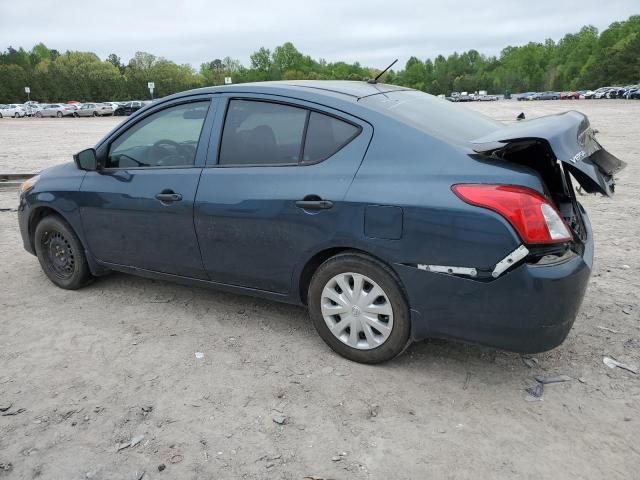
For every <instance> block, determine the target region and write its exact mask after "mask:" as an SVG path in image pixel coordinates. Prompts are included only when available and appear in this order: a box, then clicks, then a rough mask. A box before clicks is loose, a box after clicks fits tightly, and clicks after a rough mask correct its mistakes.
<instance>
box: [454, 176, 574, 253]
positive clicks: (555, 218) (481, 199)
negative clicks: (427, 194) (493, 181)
mask: <svg viewBox="0 0 640 480" xmlns="http://www.w3.org/2000/svg"><path fill="white" fill-rule="evenodd" d="M451 189H452V190H453V192H454V193H455V194H456V195H457V196H458V197H460V198H461V199H462V200H463V201H465V202H466V203H468V204H471V205H475V206H478V207H483V208H488V209H489V210H493V211H494V212H497V213H499V214H500V215H502V216H503V217H504V218H506V219H507V220H508V221H509V223H511V225H512V226H513V228H515V229H516V231H517V232H518V234H519V235H520V237H521V238H522V240H523V242H524V243H527V244H538V243H562V242H567V241H569V240H571V232H570V231H569V228H568V227H567V225H566V224H565V223H564V221H563V220H562V217H561V216H560V214H559V213H558V211H557V210H556V208H555V207H554V206H553V205H552V204H551V203H550V202H549V200H548V199H546V198H545V197H544V196H542V195H540V194H539V193H538V192H536V191H535V190H532V189H531V188H527V187H521V186H519V185H485V184H458V185H454V186H453V187H451Z"/></svg>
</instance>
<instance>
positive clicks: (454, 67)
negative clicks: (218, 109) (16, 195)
mask: <svg viewBox="0 0 640 480" xmlns="http://www.w3.org/2000/svg"><path fill="white" fill-rule="evenodd" d="M377 73H379V70H377V69H373V68H369V67H366V66H363V65H360V63H358V62H355V63H346V62H327V61H326V60H324V59H318V60H316V59H313V58H311V57H310V56H309V55H305V54H303V53H302V52H300V51H299V50H298V49H297V48H296V47H295V46H294V45H293V44H292V43H290V42H286V43H284V44H283V45H280V46H277V47H276V48H274V49H273V50H271V49H268V48H265V47H260V48H259V49H258V50H257V51H255V52H254V53H252V54H251V55H250V57H249V65H248V66H245V65H244V64H242V63H241V62H240V61H239V60H236V59H233V58H230V57H224V58H222V59H220V58H216V59H213V60H211V61H208V62H205V63H203V64H201V65H200V68H199V70H196V69H194V68H193V67H192V66H191V65H179V64H176V63H175V62H172V61H170V60H168V59H166V58H162V57H156V56H155V55H152V54H150V53H146V52H137V53H136V54H135V55H134V56H133V58H132V59H130V60H129V62H128V63H123V61H122V59H121V58H120V57H118V56H117V55H116V54H111V55H109V56H108V57H107V58H106V59H104V60H102V59H100V58H99V57H98V56H97V55H96V54H94V53H91V52H78V51H66V52H64V53H61V52H59V51H58V50H55V49H50V48H48V47H47V46H45V45H44V44H42V43H39V44H37V45H35V46H34V47H33V48H32V49H31V50H25V49H23V48H22V47H20V48H17V49H16V48H13V47H9V48H8V49H7V50H6V51H3V52H2V53H0V103H14V102H19V103H22V102H24V100H25V99H26V98H25V97H26V94H25V93H24V87H25V86H29V87H30V88H31V95H32V98H33V99H35V100H39V101H41V102H47V101H65V100H78V101H90V100H93V101H101V100H102V101H107V100H128V99H146V98H149V91H148V89H147V82H149V81H153V82H154V83H155V87H156V90H155V95H156V96H165V95H170V94H172V93H175V92H179V91H182V90H188V89H191V88H197V87H204V86H210V85H221V84H223V83H224V79H225V77H231V78H232V80H233V83H243V82H254V81H265V80H294V79H310V80H366V79H368V78H371V77H373V76H375V75H376V74H377ZM382 81H384V82H387V83H393V84H397V85H403V86H408V87H412V88H416V89H418V90H422V91H425V92H429V93H432V94H447V95H448V94H449V93H450V92H452V91H469V92H472V91H477V90H488V91H490V92H492V93H501V92H505V91H507V90H509V91H513V92H523V91H543V90H576V89H582V88H596V87H599V86H603V85H624V84H633V83H638V82H640V15H634V16H631V17H629V18H628V19H627V20H625V21H621V22H614V23H612V24H611V25H609V27H608V28H607V29H606V30H604V31H603V32H601V33H600V32H598V30H597V29H596V28H595V27H593V26H585V27H583V28H582V29H580V31H579V32H577V33H569V34H567V35H565V36H564V37H563V38H562V39H560V40H559V41H557V42H556V41H554V40H552V39H547V40H546V41H545V42H544V43H536V42H530V43H528V44H526V45H521V46H508V47H506V48H504V49H503V50H502V51H501V52H500V55H498V56H486V55H483V54H481V53H479V52H478V51H476V50H473V49H472V50H469V51H466V52H462V53H453V54H451V55H449V56H448V57H444V56H443V55H438V56H437V57H436V58H435V59H430V58H429V59H426V60H421V59H420V58H418V57H415V56H413V57H411V58H409V60H408V61H407V62H406V64H405V66H404V69H401V70H398V71H394V70H390V71H389V72H387V73H385V75H384V76H383V77H382Z"/></svg>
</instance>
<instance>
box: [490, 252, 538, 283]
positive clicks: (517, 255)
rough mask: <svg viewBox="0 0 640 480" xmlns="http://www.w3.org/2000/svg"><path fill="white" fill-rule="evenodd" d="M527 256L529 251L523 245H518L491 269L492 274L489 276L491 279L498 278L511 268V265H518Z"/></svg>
mask: <svg viewBox="0 0 640 480" xmlns="http://www.w3.org/2000/svg"><path fill="white" fill-rule="evenodd" d="M527 255H529V249H528V248H527V247H525V246H524V245H520V246H519V247H518V248H516V249H515V250H514V251H513V252H511V253H510V254H509V255H507V256H506V257H504V258H503V259H502V260H500V261H499V262H498V263H496V266H495V267H494V268H493V272H491V276H492V277H493V278H498V277H499V276H500V275H502V274H503V273H504V272H505V271H507V270H508V269H509V268H511V266H512V265H514V264H516V263H518V262H519V261H520V260H522V259H523V258H524V257H526V256H527Z"/></svg>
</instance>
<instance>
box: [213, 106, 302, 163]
mask: <svg viewBox="0 0 640 480" xmlns="http://www.w3.org/2000/svg"><path fill="white" fill-rule="evenodd" d="M306 120H307V110H306V109H304V108H297V107H291V106H289V105H281V104H277V103H270V102H260V101H251V100H249V101H248V100H231V102H229V108H228V110H227V118H226V120H225V124H224V131H223V133H222V143H221V145H220V160H219V163H220V165H277V164H297V163H298V162H299V159H300V152H301V151H302V138H303V136H304V127H305V123H306Z"/></svg>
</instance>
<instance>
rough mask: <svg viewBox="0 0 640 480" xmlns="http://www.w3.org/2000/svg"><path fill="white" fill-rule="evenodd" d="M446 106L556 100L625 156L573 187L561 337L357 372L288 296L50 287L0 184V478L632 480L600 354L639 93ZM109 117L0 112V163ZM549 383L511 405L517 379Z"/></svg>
mask: <svg viewBox="0 0 640 480" xmlns="http://www.w3.org/2000/svg"><path fill="white" fill-rule="evenodd" d="M460 108H473V109H477V110H479V111H482V112H483V113H485V114H486V115H489V116H491V117H495V118H497V119H500V120H509V121H511V120H513V119H514V118H515V115H516V114H517V113H519V112H520V111H524V112H525V114H526V115H527V117H528V118H533V117H535V116H540V115H544V114H548V113H555V112H560V111H564V110H567V109H569V108H576V109H579V110H581V111H583V112H585V113H586V114H588V115H589V117H590V118H591V121H592V124H593V125H594V127H596V128H598V129H599V130H600V134H599V139H600V141H601V142H602V143H603V144H604V145H605V146H606V147H607V148H608V149H609V150H610V151H612V152H613V153H614V154H616V155H618V156H620V157H621V158H622V159H624V160H626V161H627V162H628V163H629V166H628V167H627V169H626V170H625V171H623V172H622V173H621V175H620V178H619V182H618V193H617V195H616V196H615V198H613V199H606V198H600V197H595V196H584V197H581V201H582V202H583V203H584V204H585V206H586V207H587V209H588V210H589V211H590V214H591V219H592V223H593V227H594V231H595V236H596V244H597V245H596V247H597V251H596V259H595V270H594V273H593V276H592V280H591V283H590V286H589V290H588V292H587V295H586V298H585V301H584V303H583V306H582V309H581V311H580V313H579V315H578V319H577V321H576V324H575V326H574V328H573V330H572V331H571V333H570V334H569V337H568V339H567V341H566V342H565V343H564V344H563V345H562V346H560V347H558V348H556V349H555V350H553V351H551V352H548V353H544V354H540V355H536V356H535V358H536V360H537V363H535V364H534V363H531V365H532V368H530V367H529V366H527V365H525V363H524V362H523V359H522V358H521V357H520V356H518V355H516V354H511V353H504V352H501V351H496V350H492V349H487V348H481V347H477V346H470V345H463V344H459V343H453V342H446V341H435V340H433V341H428V342H423V343H419V344H416V345H413V346H412V347H410V348H409V350H408V351H407V352H406V353H405V354H404V355H403V356H402V357H400V358H398V359H396V360H395V361H393V362H390V363H387V364H385V365H381V366H375V367H370V366H364V365H359V364H354V363H350V362H348V361H346V360H344V359H342V358H340V357H338V356H336V355H335V354H333V353H332V352H331V351H330V350H329V349H328V347H326V346H325V345H324V343H323V342H322V341H321V340H320V338H319V337H318V336H317V335H316V333H315V332H314V330H313V328H312V326H311V325H310V322H309V321H308V318H307V315H306V312H305V311H304V310H303V309H301V308H297V307H292V306H287V305H280V304H276V303H270V302H267V301H262V300H256V299H252V298H249V297H243V296H237V295H229V294H225V293H219V292H216V291H210V290H203V289H198V288H189V287H183V286H176V285H172V284H168V283H164V282H158V281H151V280H145V279H141V278H136V277H132V276H126V275H122V274H113V275H110V276H108V277H105V278H102V279H100V280H98V281H97V282H95V283H94V284H93V285H91V286H90V287H88V288H85V289H83V290H81V291H77V292H69V291H65V290H61V289H58V288H56V287H54V286H53V285H52V284H51V283H50V282H49V281H48V280H47V279H46V277H45V276H44V274H42V272H41V271H40V268H39V265H38V262H37V260H36V259H35V257H32V256H31V255H29V254H27V253H26V252H24V250H23V249H22V246H21V242H20V237H19V232H18V226H17V222H16V213H15V211H14V210H13V209H15V205H16V192H15V191H6V190H0V210H2V211H0V415H2V416H0V479H4V478H11V479H13V478H20V479H23V478H36V477H38V478H43V479H56V480H59V479H65V480H70V479H78V480H80V479H132V480H134V479H140V478H142V477H141V475H143V474H144V479H154V478H155V479H158V478H180V479H205V478H206V479H209V478H216V479H218V478H248V479H264V478H273V479H302V478H304V477H305V476H309V477H312V478H316V477H317V478H323V479H329V478H333V479H347V478H348V479H418V478H469V479H474V480H475V479H478V478H500V479H502V478H504V479H514V478H526V479H529V478H530V479H539V478H553V479H560V478H563V479H564V478H575V479H602V478H608V479H630V478H638V466H639V465H640V448H639V447H638V443H637V440H638V431H640V404H639V400H640V375H634V374H632V373H630V372H627V371H624V370H621V369H614V370H611V369H609V368H607V367H605V365H603V362H602V359H603V357H604V356H605V355H606V356H611V357H613V358H615V359H617V360H620V361H623V362H625V363H628V364H635V365H638V364H639V363H640V348H639V347H640V322H639V320H640V319H639V314H638V312H639V311H640V305H639V301H638V297H639V295H638V294H639V292H640V276H639V275H638V270H639V269H640V255H639V253H638V249H637V246H638V237H639V236H640V220H639V219H640V209H639V207H638V199H639V198H640V182H639V178H640V165H639V164H638V158H640V146H639V145H640V144H639V143H638V138H640V136H639V134H640V123H638V118H639V117H640V102H626V101H576V102H565V101H555V102H552V101H549V102H526V103H525V102H515V101H511V102H509V101H500V102H495V103H494V102H491V103H476V104H468V105H460ZM119 121H120V119H110V118H104V119H102V118H99V119H69V120H67V119H62V120H58V119H52V120H38V119H33V120H32V119H17V120H16V119H3V120H0V173H5V172H7V171H11V172H28V171H36V170H39V169H41V168H43V167H46V166H49V165H52V164H54V163H58V162H60V161H65V160H67V159H68V158H69V156H70V155H71V154H72V153H74V152H75V151H77V150H79V149H81V148H83V147H85V146H90V145H92V144H93V143H95V141H97V140H98V138H99V137H101V136H102V135H103V134H104V133H106V132H107V131H108V130H110V129H111V128H112V127H113V126H115V124H116V123H117V122H119ZM53 146H55V148H53ZM196 352H200V353H202V354H203V357H202V358H197V357H196V355H195V354H196ZM561 374H562V375H568V376H569V377H571V380H570V381H568V382H565V383H559V384H554V385H547V386H546V388H545V392H544V396H543V397H542V401H534V402H530V401H526V397H527V393H526V392H525V389H526V388H527V387H530V386H533V385H535V380H534V376H535V375H544V376H548V375H561ZM6 407H9V408H8V409H7V408H6ZM14 413H15V415H13V414H14ZM7 414H8V415H7ZM277 422H283V424H279V423H277ZM142 435H143V436H144V437H143V438H142V439H141V440H140V441H139V443H137V444H136V445H134V446H130V447H127V448H123V449H122V450H120V451H118V447H119V446H120V445H122V444H125V443H126V442H130V441H131V440H132V439H134V438H136V437H138V438H136V440H137V439H139V438H140V437H139V436H142ZM162 466H164V467H165V468H164V470H163V471H159V468H162Z"/></svg>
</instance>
